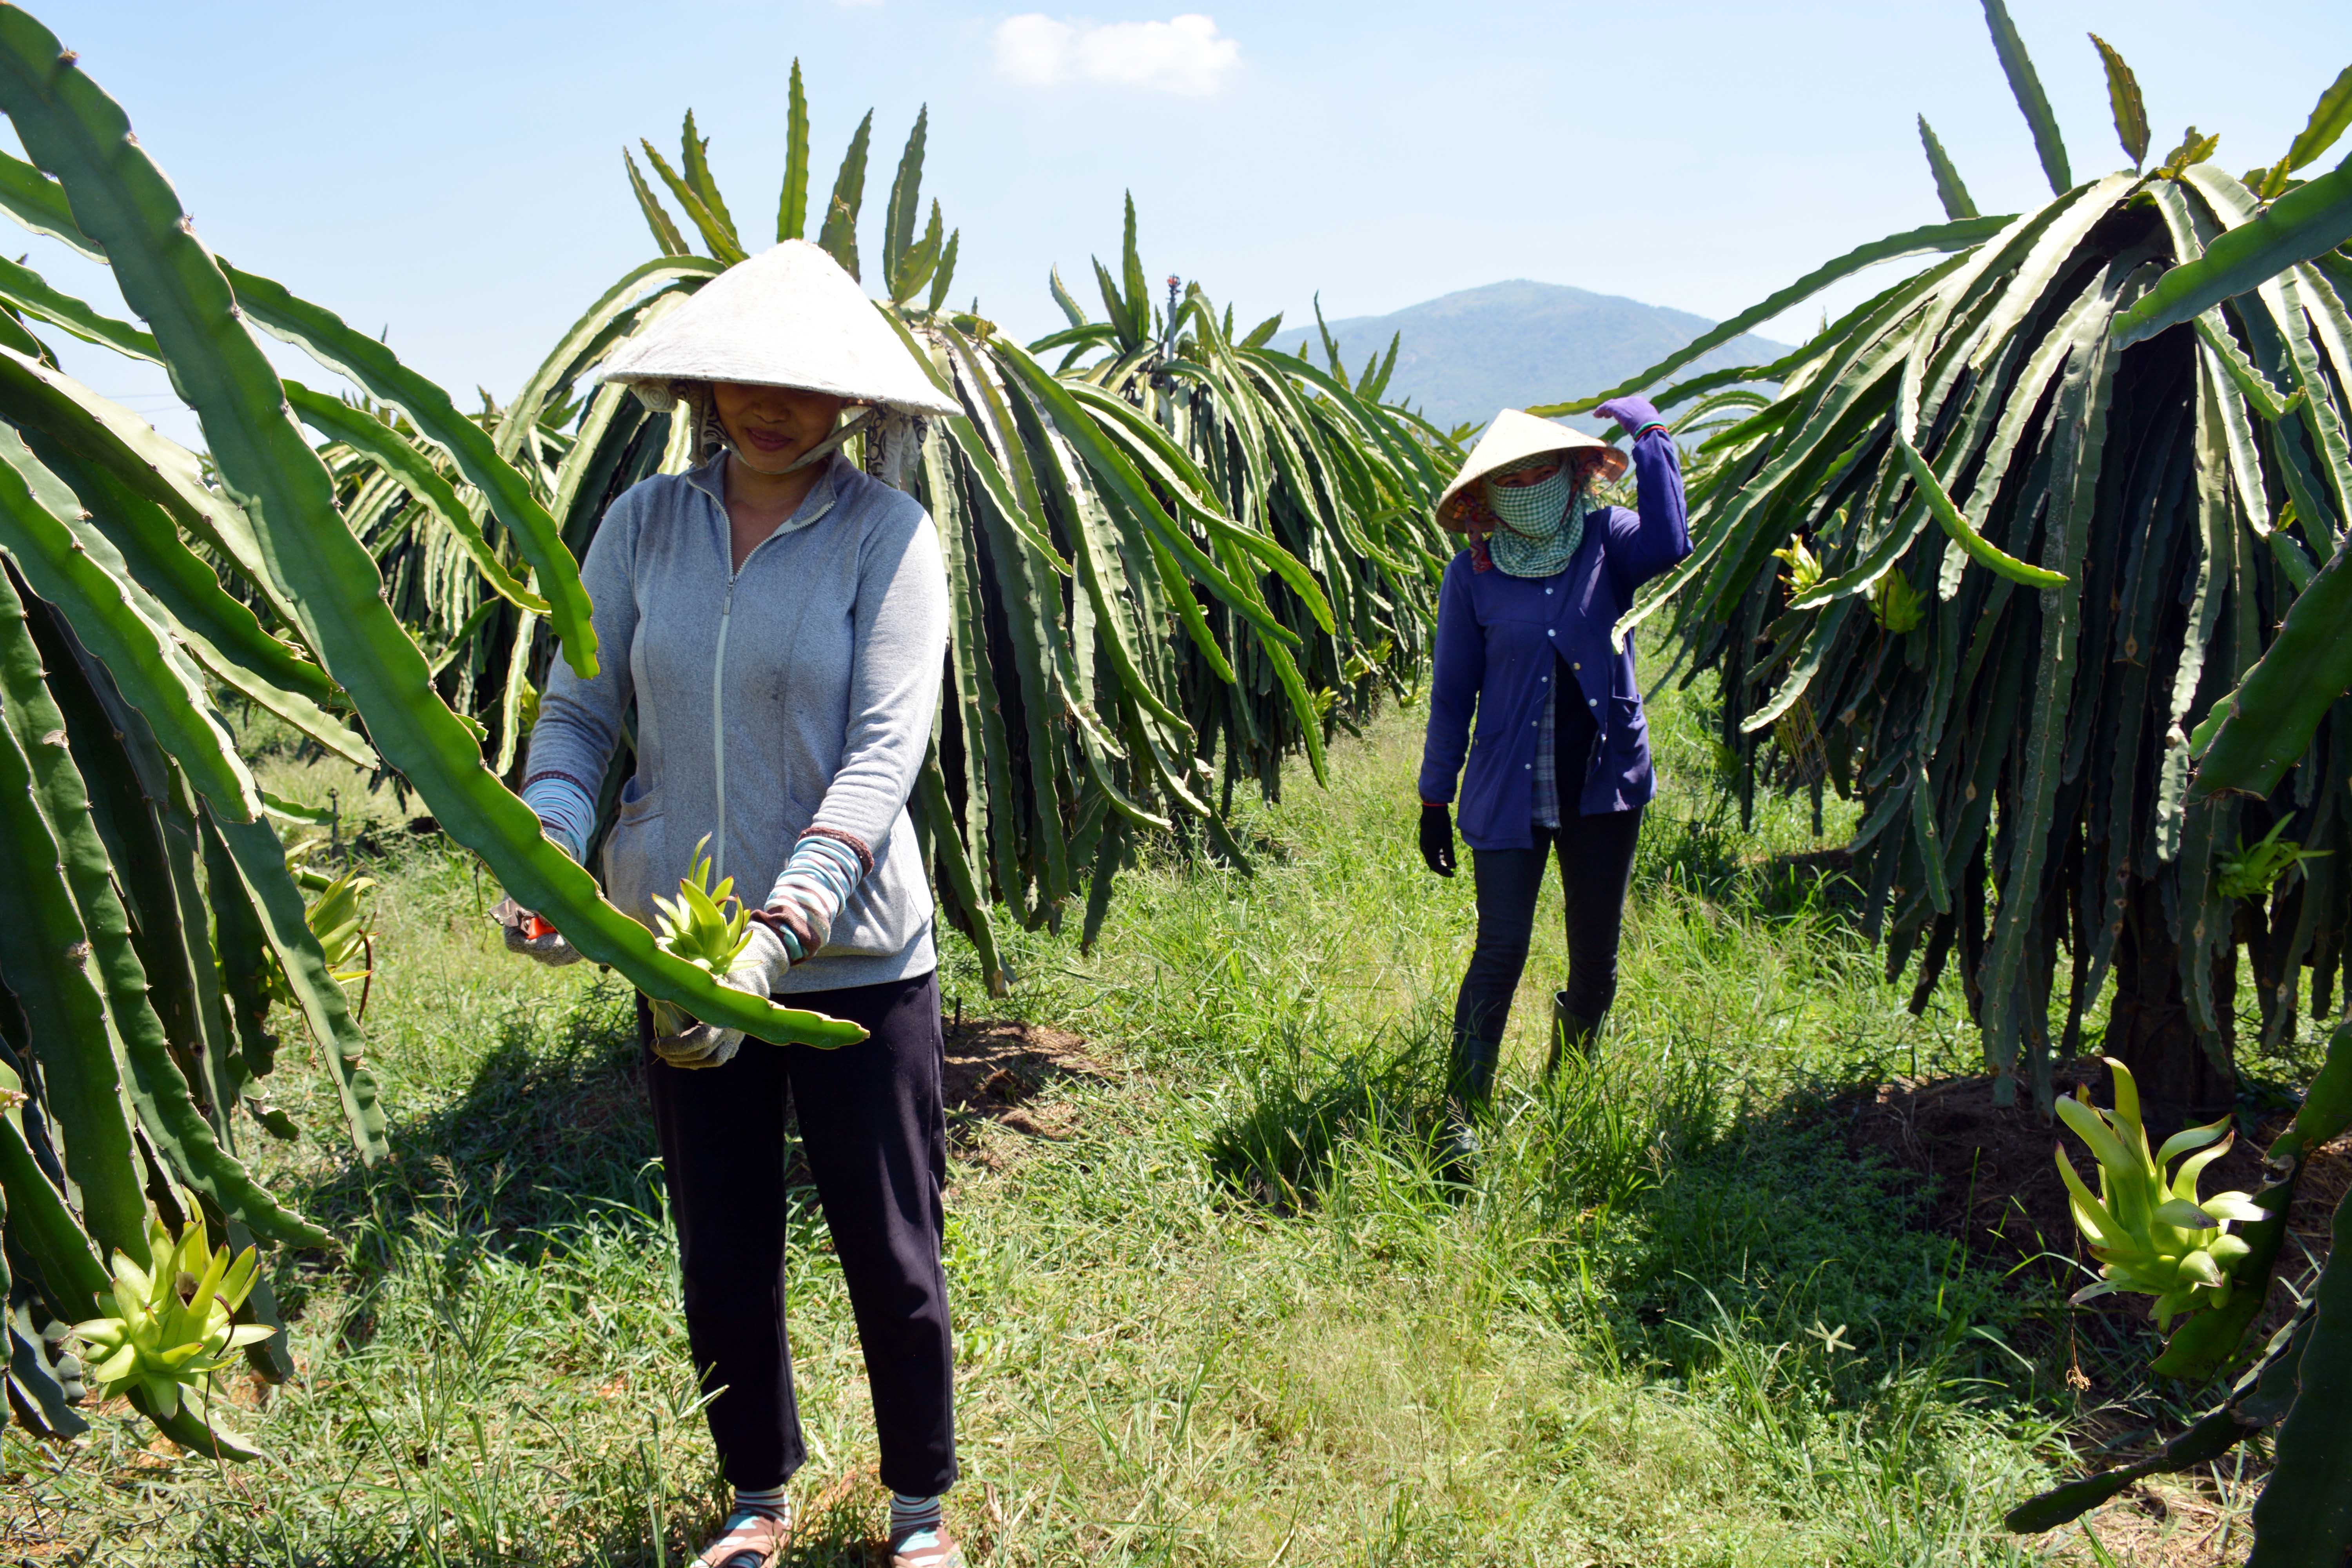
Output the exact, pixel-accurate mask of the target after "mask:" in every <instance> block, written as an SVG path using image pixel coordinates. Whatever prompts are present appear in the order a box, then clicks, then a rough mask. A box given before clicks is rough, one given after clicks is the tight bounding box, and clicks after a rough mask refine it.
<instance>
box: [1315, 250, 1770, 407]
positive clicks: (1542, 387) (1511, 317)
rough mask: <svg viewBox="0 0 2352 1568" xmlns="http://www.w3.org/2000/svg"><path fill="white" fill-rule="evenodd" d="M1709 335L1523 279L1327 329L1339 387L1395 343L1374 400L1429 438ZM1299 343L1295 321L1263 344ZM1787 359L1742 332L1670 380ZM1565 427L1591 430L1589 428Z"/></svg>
mask: <svg viewBox="0 0 2352 1568" xmlns="http://www.w3.org/2000/svg"><path fill="white" fill-rule="evenodd" d="M1714 325H1715V323H1714V322H1713V321H1708V320H1707V319H1706V317H1705V316H1694V315H1692V314H1691V313H1690V312H1689V311H1687V310H1669V309H1667V308H1666V307H1665V306H1664V305H1644V304H1643V303H1642V302H1641V301H1640V300H1626V299H1622V298H1620V297H1618V296H1617V295H1614V294H1595V293H1591V292H1590V291H1589V290H1586V289H1570V288H1565V287H1563V286H1561V285H1559V284H1557V283H1533V282H1529V281H1528V280H1527V279H1513V280H1511V281H1510V282H1507V283H1489V284H1487V285H1486V287H1485V288H1483V289H1463V290H1462V291H1461V292H1460V293H1458V294H1447V295H1444V296H1442V297H1440V298H1438V299H1435V300H1425V301H1423V303H1421V304H1418V305H1411V306H1407V307H1406V308H1405V309H1403V310H1398V311H1395V312H1393V313H1391V314H1390V315H1386V316H1353V317H1349V319H1347V320H1345V321H1333V322H1332V323H1330V326H1331V335H1332V336H1333V337H1334V338H1336V339H1338V340H1339V354H1340V358H1341V359H1343V360H1344V361H1345V362H1346V363H1347V364H1348V374H1349V375H1350V376H1353V375H1354V374H1356V373H1357V372H1358V371H1360V370H1361V369H1362V368H1363V364H1364V361H1365V360H1366V359H1367V358H1369V357H1370V355H1371V354H1372V353H1374V352H1375V351H1378V352H1380V353H1387V352H1388V346H1389V339H1390V337H1391V335H1392V334H1395V333H1399V332H1402V334H1403V345H1402V347H1401V348H1400V349H1399V350H1398V351H1397V367H1396V374H1394V375H1393V376H1392V377H1391V378H1390V381H1389V385H1388V392H1387V394H1386V395H1387V397H1388V398H1389V400H1390V401H1391V402H1398V401H1402V402H1410V403H1412V405H1414V406H1415V407H1417V408H1420V409H1421V410H1423V412H1424V413H1425V414H1427V415H1428V416H1429V418H1430V420H1431V421H1432V422H1433V424H1435V425H1436V426H1439V427H1440V428H1441V429H1450V428H1451V427H1453V426H1455V425H1458V424H1463V423H1466V422H1474V421H1475V422H1477V423H1484V422H1485V421H1486V420H1488V419H1491V418H1493V417H1494V415H1495V411H1496V409H1498V408H1524V407H1526V406H1527V405H1528V404H1530V403H1562V402H1566V401H1568V400H1569V399H1570V398H1575V397H1582V396H1585V395H1588V394H1591V393H1594V392H1598V391H1600V390H1601V389H1602V388H1603V387H1610V386H1614V385H1616V384H1618V383H1619V382H1621V381H1623V380H1624V379H1625V378H1626V377H1627V376H1629V375H1633V374H1636V373H1638V372H1640V371H1642V370H1643V369H1644V368H1646V367H1648V366H1650V365H1654V364H1655V363H1658V361H1660V360H1662V359H1664V358H1665V357H1666V355H1668V354H1670V353H1674V351H1675V350H1676V349H1678V348H1680V347H1682V345H1683V344H1685V343H1686V342H1690V341H1691V340H1692V339H1693V338H1696V337H1697V336H1698V335H1699V334H1700V333H1701V332H1704V331H1706V330H1707V329H1708V328H1710V327H1712V326H1714ZM1305 326H1306V331H1305V334H1304V335H1305V337H1306V340H1307V342H1308V343H1309V344H1310V345H1312V348H1313V356H1314V359H1315V361H1316V363H1318V364H1319V363H1322V362H1323V345H1322V342H1321V341H1320V340H1319V339H1318V338H1317V337H1316V335H1315V318H1314V315H1313V313H1312V312H1311V311H1310V312H1309V313H1308V314H1307V318H1306V322H1305ZM1300 336H1301V333H1300V331H1299V319H1298V318H1297V317H1296V316H1293V317H1288V318H1286V319H1285V321H1284V323H1283V328H1282V331H1279V332H1277V333H1276V334H1275V342H1276V343H1277V344H1279V345H1280V346H1282V347H1284V348H1286V349H1287V348H1296V347H1297V344H1298V342H1299V339H1300ZM1788 352H1789V351H1788V348H1787V346H1786V345H1784V344H1780V343H1776V342H1771V341H1769V339H1765V338H1759V337H1758V336H1756V335H1755V334H1754V333H1753V332H1748V333H1744V334H1742V335H1741V336H1739V337H1737V338H1734V339H1732V340H1731V342H1727V343H1726V344H1724V345H1723V346H1722V347H1720V348H1717V349H1715V350H1713V351H1711V352H1709V353H1706V354H1704V355H1702V356H1701V357H1700V358H1699V359H1698V360H1697V361H1696V362H1695V363H1693V364H1691V365H1689V366H1687V367H1685V370H1684V371H1683V372H1681V373H1680V374H1685V375H1695V374H1697V373H1698V372H1699V371H1701V370H1712V369H1715V368H1717V366H1720V365H1735V364H1769V363H1771V362H1772V361H1774V360H1776V359H1779V358H1780V356H1781V355H1782V354H1785V353H1788ZM1577 423H1579V424H1581V425H1589V426H1594V427H1596V428H1597V427H1598V426H1599V424H1600V423H1601V422H1599V421H1592V420H1580V421H1578V422H1577Z"/></svg>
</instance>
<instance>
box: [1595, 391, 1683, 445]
mask: <svg viewBox="0 0 2352 1568" xmlns="http://www.w3.org/2000/svg"><path fill="white" fill-rule="evenodd" d="M1592 412H1594V413H1595V414H1598V415H1599V416H1601V417H1602V418H1603V419H1614V420H1615V421H1617V423H1618V424H1619V425H1621V426H1623V427H1624V430H1625V434H1626V435H1628V436H1638V435H1640V434H1641V433H1642V426H1644V425H1664V423H1665V421H1664V420H1663V419H1661V418H1659V417H1658V409H1657V405H1655V404H1654V403H1652V402H1651V401H1650V400H1649V399H1648V398H1646V397H1612V398H1611V399H1610V400H1609V401H1608V402H1606V403H1604V404H1602V405H1601V406H1600V407H1598V408H1596V409H1594V410H1593V411H1592Z"/></svg>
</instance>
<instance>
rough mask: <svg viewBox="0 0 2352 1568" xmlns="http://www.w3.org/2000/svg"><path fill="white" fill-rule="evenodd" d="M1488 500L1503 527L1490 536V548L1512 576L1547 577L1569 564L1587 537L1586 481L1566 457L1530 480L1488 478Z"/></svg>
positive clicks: (1488, 504) (1498, 563)
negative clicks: (1500, 481)
mask: <svg viewBox="0 0 2352 1568" xmlns="http://www.w3.org/2000/svg"><path fill="white" fill-rule="evenodd" d="M1583 499H1584V491H1583V487H1582V486H1580V485H1579V484H1577V483H1576V481H1575V479H1573V478H1572V477H1571V468H1570V465H1569V464H1568V463H1566V462H1562V463H1561V464H1560V466H1559V469H1558V470H1557V471H1556V472H1554V473H1553V474H1552V475H1551V476H1550V477H1549V478H1548V479H1538V480H1537V481H1536V482H1535V483H1534V484H1531V485H1498V484H1496V483H1495V482H1494V481H1493V480H1491V479H1489V480H1487V481H1486V504H1487V506H1489V507H1490V508H1492V509H1493V510H1494V513H1495V516H1496V518H1497V519H1498V520H1499V521H1501V522H1502V525H1503V526H1502V527H1500V528H1498V529H1496V530H1495V531H1494V532H1493V533H1491V534H1489V535H1487V537H1486V553H1487V555H1488V556H1489V557H1490V558H1491V559H1492V560H1493V561H1494V563H1495V565H1496V568H1497V569H1499V570H1500V571H1503V572H1505V573H1507V574H1509V575H1511V576H1513V577H1549V576H1550V575H1551V574H1553V573H1555V572H1558V571H1559V570H1560V569H1561V568H1562V567H1564V566H1566V565H1567V564H1568V562H1569V557H1570V556H1571V555H1574V554H1575V553H1576V547H1577V546H1578V545H1579V544H1581V543H1582V542H1584V507H1583V505H1582V504H1581V503H1582V501H1583Z"/></svg>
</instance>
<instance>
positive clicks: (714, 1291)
mask: <svg viewBox="0 0 2352 1568" xmlns="http://www.w3.org/2000/svg"><path fill="white" fill-rule="evenodd" d="M778 1000H779V1001H781V1002H785V1003H787V1004H788V1005H792V1006H794V1007H804V1008H810V1009H814V1011H816V1012H820V1013H828V1014H831V1015H832V1016H835V1017H836V1018H847V1019H850V1020H852V1021H853V1022H856V1023H857V1024H860V1025H863V1026H865V1027H866V1030H868V1031H869V1033H868V1035H867V1037H866V1038H865V1039H864V1040H861V1041H859V1042H858V1043H857V1044H856V1045H854V1046H844V1047H840V1048H839V1049H837V1050H830V1051H821V1050H817V1049H814V1047H808V1046H772V1045H769V1044H767V1043H765V1042H764V1041H761V1040H754V1039H746V1040H745V1041H744V1042H743V1046H742V1048H741V1049H740V1051H738V1052H737V1053H736V1056H735V1058H734V1059H733V1060H732V1061H730V1062H729V1063H727V1065H726V1066H724V1067H717V1068H674V1067H671V1066H670V1065H669V1064H667V1062H663V1061H661V1060H659V1059H657V1058H655V1057H654V1056H653V1054H652V1041H653V1029H652V1019H651V1016H650V1014H649V1013H648V1011H647V1008H646V1003H645V999H644V998H643V997H640V998H638V1001H637V1034H638V1037H639V1039H640V1040H641V1041H643V1042H644V1043H645V1045H646V1064H647V1065H646V1084H647V1086H648V1087H649V1089H651V1092H652V1099H653V1111H654V1124H655V1128H656V1131H657V1133H658V1134H659V1137H660V1140H661V1152H662V1163H663V1166H664V1168H665V1170H666V1171H667V1176H668V1183H669V1196H670V1208H671V1212H672V1213H673V1214H674V1215H676V1217H677V1240H678V1253H679V1257H680V1259H681V1262H682V1271H683V1273H684V1274H685V1276H686V1331H687V1340H688V1344H689V1345H690V1346H691V1348H692V1350H693V1353H694V1363H695V1366H696V1367H697V1369H698V1371H699V1373H700V1374H701V1378H702V1389H703V1392H705V1393H706V1394H707V1393H710V1392H712V1391H714V1390H715V1391H717V1393H718V1397H717V1398H715V1399H713V1400H712V1401H711V1402H710V1404H709V1421H710V1436H711V1437H712V1439H713V1441H715V1442H716V1444H717V1445H718V1448H719V1460H720V1463H721V1465H722V1466H723V1468H725V1470H726V1473H727V1479H728V1480H729V1481H730V1483H732V1484H733V1485H735V1486H738V1487H742V1488H747V1489H764V1488H767V1487H773V1486H781V1485H782V1483H783V1482H784V1481H785V1480H787V1479H790V1478H791V1476H792V1474H793V1471H794V1470H797V1469H798V1468H800V1467H801V1464H802V1462H803V1459H804V1458H806V1457H807V1455H806V1450H805V1449H804V1448H803V1446H802V1441H801V1423H800V1412H799V1409H798V1407H797V1405H795V1404H794V1402H793V1354H792V1347H791V1346H790V1344H789V1343H788V1342H786V1339H785V1335H784V1232H785V1218H786V1211H785V1197H784V1171H785V1164H786V1148H785V1142H784V1108H785V1103H786V1097H787V1096H789V1097H790V1099H791V1101H792V1103H793V1105H795V1106H796V1107H797V1108H798V1110H799V1112H800V1117H799V1120H800V1132H801V1147H802V1148H803V1150H804V1151H805V1152H806V1153H807V1155H808V1164H809V1170H810V1172H811V1173H813V1174H814V1176H815V1178H816V1191H817V1199H818V1201H819V1203H820V1204H821V1205H823V1206H824V1222H825V1226H826V1228H828V1229H829V1230H831V1231H832V1233H833V1245H834V1250H835V1253H836V1254H838V1255H839V1257H840V1258H841V1271H842V1274H843V1275H844V1276H845V1278H846V1279H847V1280H848V1282H849V1300H850V1306H851V1308H852V1310H853V1311H854V1312H855V1313H856V1319H857V1340H858V1344H859V1346H860V1348H861V1349H862V1350H863V1351H864V1352H865V1353H866V1380H867V1382H868V1384H870V1385H871V1386H872V1389H873V1394H874V1424H875V1426H876V1427H877V1429H878V1431H879V1434H880V1437H881V1448H882V1467H881V1469H882V1483H883V1485H885V1486H887V1487H888V1488H890V1489H891V1490H893V1491H899V1492H907V1493H909V1494H913V1495H919V1496H923V1497H929V1496H933V1495H935V1494H937V1493H940V1492H943V1491H945V1490H947V1489H948V1488H949V1487H950V1485H951V1484H953V1482H954V1480H955V1478H956V1460H955V1393H954V1379H955V1348H954V1342H953V1341H952V1340H951V1339H950V1335H949V1332H948V1291H947V1276H946V1273H945V1272H944V1270H942V1269H941V1268H940V1241H941V1239H942V1237H943V1235H944V1230H945V1224H946V1221H945V1216H944V1215H943V1213H942V1211H941V1209H940V1186H941V1185H942V1184H944V1183H945V1181H946V1179H947V1122H946V1118H945V1114H944V1112H943V1110H942V1109H941V1106H940V1067H941V1064H942V1061H943V1059H944V1056H945V1050H944V1047H943V1045H942V1043H941V1041H940V987H939V976H938V975H937V974H936V973H930V974H924V975H921V976H919V977H918V978H916V979H912V980H893V981H887V982H885V983H883V984H877V985H855V986H847V987H845V988H843V989H841V990H838V991H814V992H802V993H798V994H793V995H792V996H789V997H779V998H778Z"/></svg>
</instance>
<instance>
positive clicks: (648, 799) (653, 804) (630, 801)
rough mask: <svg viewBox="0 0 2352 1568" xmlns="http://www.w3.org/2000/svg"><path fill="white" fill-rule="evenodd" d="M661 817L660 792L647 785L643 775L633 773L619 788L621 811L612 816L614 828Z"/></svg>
mask: <svg viewBox="0 0 2352 1568" xmlns="http://www.w3.org/2000/svg"><path fill="white" fill-rule="evenodd" d="M660 815H661V792H660V791H659V790H656V789H655V788H653V787H652V786H651V785H649V784H646V780H645V775H644V774H642V773H634V774H632V775H630V778H629V782H628V783H627V784H623V785H622V786H621V809H620V811H619V812H618V813H617V814H616V815H615V816H614V819H613V820H614V824H615V826H617V825H619V824H621V823H639V822H645V821H648V820H650V819H651V818H653V817H656V816H660Z"/></svg>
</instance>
